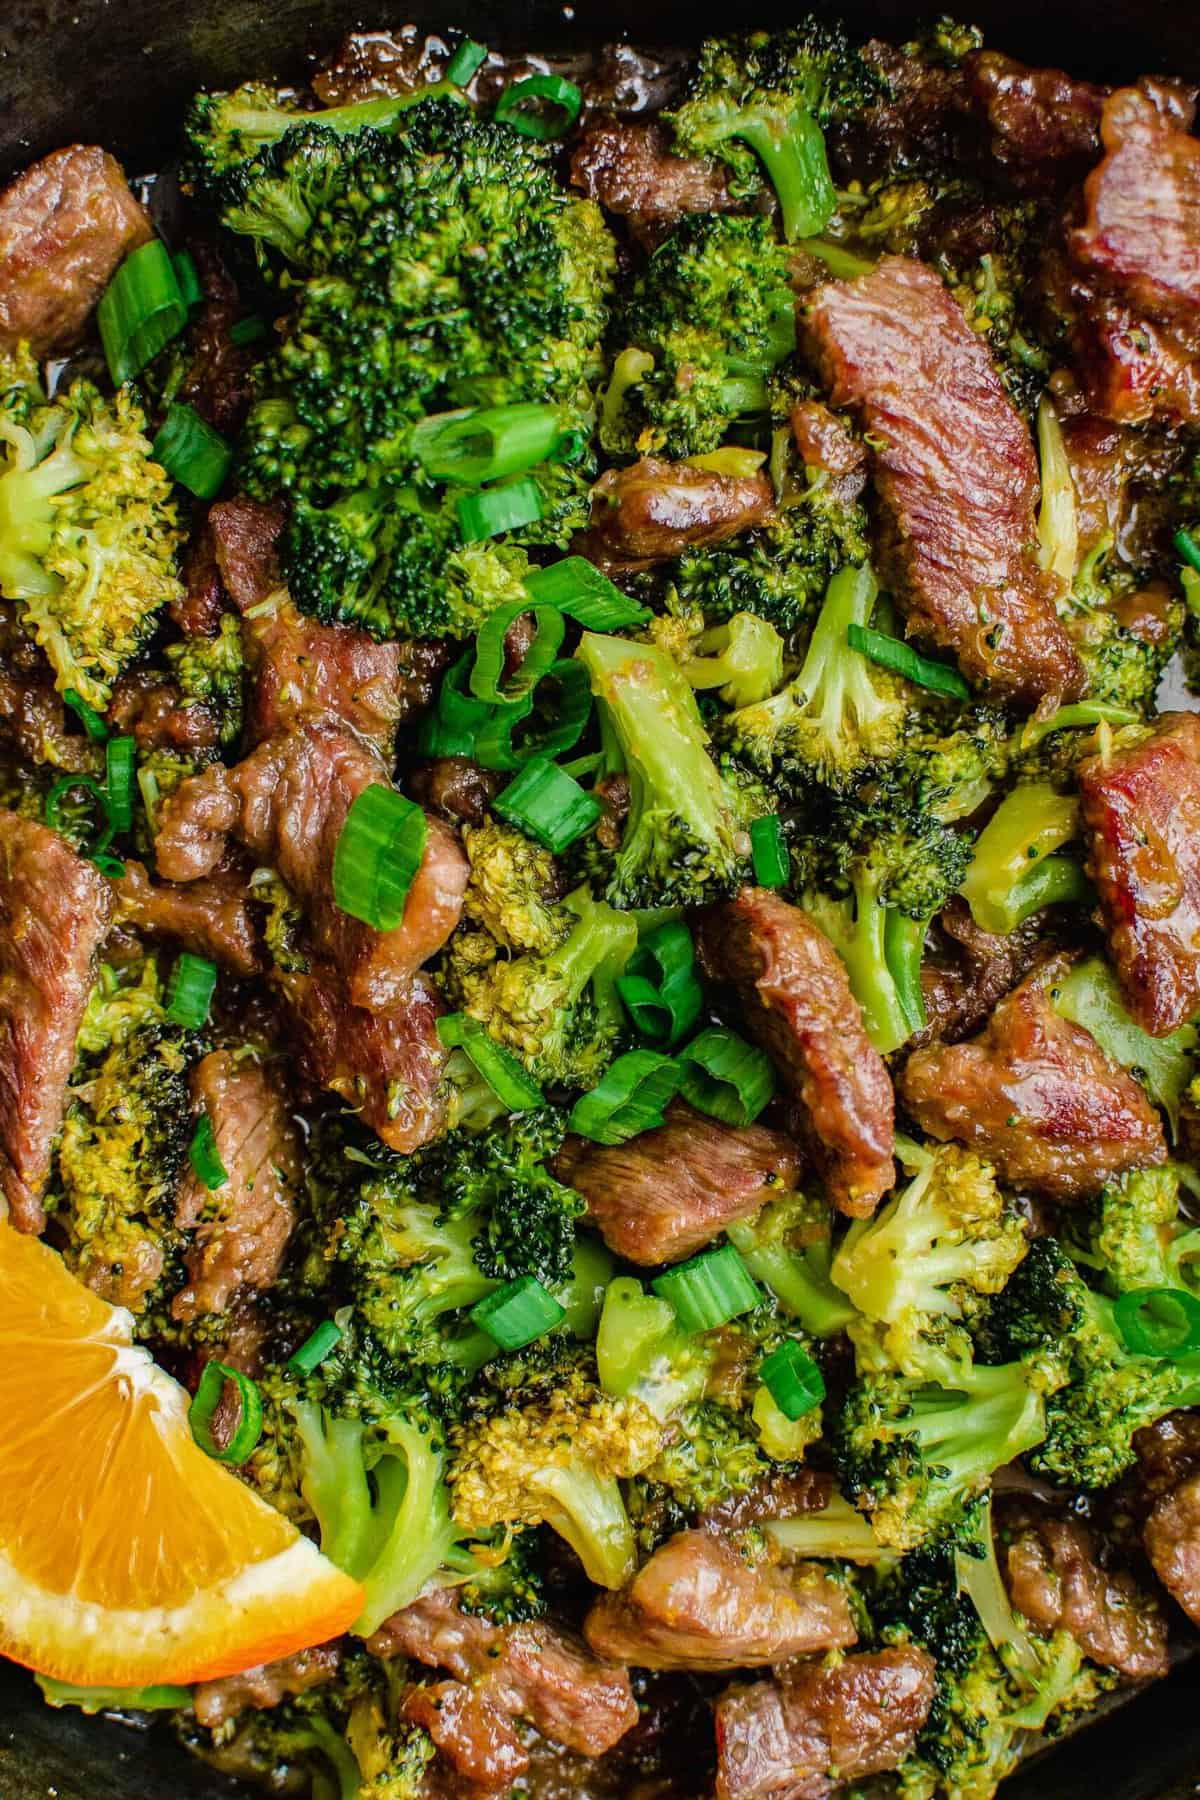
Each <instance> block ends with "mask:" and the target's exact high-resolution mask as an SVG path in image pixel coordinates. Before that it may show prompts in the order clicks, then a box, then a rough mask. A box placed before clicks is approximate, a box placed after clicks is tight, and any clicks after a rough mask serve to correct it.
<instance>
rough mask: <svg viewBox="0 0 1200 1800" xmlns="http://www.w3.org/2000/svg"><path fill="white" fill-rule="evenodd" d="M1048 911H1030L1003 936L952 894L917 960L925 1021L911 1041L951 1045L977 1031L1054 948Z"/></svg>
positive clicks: (914, 1043)
mask: <svg viewBox="0 0 1200 1800" xmlns="http://www.w3.org/2000/svg"><path fill="white" fill-rule="evenodd" d="M1048 924H1049V920H1048V916H1047V915H1046V914H1045V913H1034V914H1033V915H1032V916H1031V917H1030V918H1028V919H1026V920H1024V921H1023V923H1022V924H1020V925H1018V926H1017V928H1016V930H1015V931H1010V932H1009V933H1008V935H1007V937H1002V936H999V935H997V934H996V933H994V932H990V931H984V930H983V929H982V928H981V927H980V926H978V925H976V923H975V921H974V919H973V918H972V917H971V911H970V908H969V907H968V906H967V903H966V901H965V900H961V899H959V898H958V896H957V895H956V896H955V897H954V899H952V900H951V901H950V903H949V905H947V906H946V907H944V908H943V910H942V911H941V912H940V913H939V914H938V917H937V921H936V925H935V928H934V932H933V944H932V947H931V950H930V954H929V955H927V956H926V958H925V959H924V961H923V962H922V964H921V991H922V994H923V997H924V1001H925V1017H926V1025H925V1029H924V1031H922V1032H920V1033H918V1034H917V1036H916V1037H915V1038H914V1039H913V1041H912V1047H913V1048H914V1049H918V1048H920V1046H921V1045H922V1044H928V1043H932V1042H933V1041H934V1040H935V1039H936V1040H938V1041H939V1042H941V1043H948V1044H952V1043H954V1042H956V1041H957V1040H958V1039H959V1038H964V1037H969V1036H970V1034H971V1033H972V1032H973V1031H978V1030H979V1027H980V1026H981V1025H982V1024H983V1023H984V1021H985V1020H986V1019H987V1017H988V1015H989V1014H990V1012H991V1010H992V1008H993V1007H994V1006H995V1004H996V1002H997V1001H998V1000H1002V999H1003V998H1004V996H1005V994H1007V993H1009V992H1010V991H1011V990H1012V989H1013V988H1014V987H1016V985H1017V983H1018V981H1020V980H1022V979H1023V978H1024V976H1026V975H1028V974H1029V972H1030V970H1031V969H1035V968H1036V967H1037V965H1038V964H1039V963H1042V962H1045V961H1046V959H1047V957H1048V956H1050V955H1051V954H1052V953H1053V952H1054V950H1055V949H1056V948H1057V947H1058V946H1057V943H1056V941H1055V940H1054V939H1053V938H1051V937H1050V936H1049V935H1048Z"/></svg>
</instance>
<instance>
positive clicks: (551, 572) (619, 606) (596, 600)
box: [525, 556, 653, 631]
mask: <svg viewBox="0 0 1200 1800" xmlns="http://www.w3.org/2000/svg"><path fill="white" fill-rule="evenodd" d="M525 589H526V592H527V593H528V594H530V595H531V596H532V598H533V599H534V600H538V601H541V602H542V603H543V604H544V605H546V606H556V607H557V608H558V610H559V612H562V613H566V614H567V616H568V617H569V618H572V619H574V620H576V622H577V623H578V624H580V625H584V626H586V627H587V629H588V630H589V631H621V630H623V629H624V627H625V626H627V625H644V624H645V623H646V620H647V619H649V618H651V617H653V615H652V613H651V611H650V608H649V607H648V606H643V605H641V603H640V602H639V601H637V600H631V599H630V598H629V596H628V594H623V593H622V592H621V590H620V588H619V587H618V586H617V585H616V583H615V582H613V581H610V580H609V578H608V576H607V575H603V574H601V572H600V570H599V569H598V568H596V566H595V564H594V563H590V562H589V561H588V560H587V557H586V556H564V557H562V558H561V559H560V561H558V562H556V563H550V564H549V566H548V567H547V568H544V569H534V570H532V571H531V572H530V574H528V575H527V576H526V577H525Z"/></svg>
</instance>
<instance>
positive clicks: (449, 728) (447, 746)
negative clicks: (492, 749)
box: [417, 650, 492, 756]
mask: <svg viewBox="0 0 1200 1800" xmlns="http://www.w3.org/2000/svg"><path fill="white" fill-rule="evenodd" d="M471 663H472V657H471V652H470V651H469V650H467V651H464V653H463V655H462V656H460V657H459V659H458V661H457V662H456V663H454V664H452V666H451V667H450V668H449V669H447V671H446V673H445V675H444V676H443V678H442V685H441V688H440V690H439V692H438V699H437V705H436V706H434V707H432V708H431V709H430V711H429V712H427V713H426V714H425V716H424V718H423V719H422V721H421V726H420V730H419V731H418V733H417V744H418V748H419V749H420V751H421V754H422V755H423V756H473V755H474V753H475V738H476V735H477V733H478V732H479V730H480V728H481V727H482V726H483V725H484V724H485V723H486V722H487V720H488V719H490V718H491V716H492V708H491V706H490V705H489V704H488V702H487V701H485V700H476V698H475V696H474V695H473V694H470V693H468V692H467V681H468V677H469V672H470V669H471Z"/></svg>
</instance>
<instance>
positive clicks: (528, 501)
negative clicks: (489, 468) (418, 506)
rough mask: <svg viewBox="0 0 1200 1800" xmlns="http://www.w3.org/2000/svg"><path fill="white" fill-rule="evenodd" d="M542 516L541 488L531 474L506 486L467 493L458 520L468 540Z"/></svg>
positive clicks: (497, 533) (512, 528)
mask: <svg viewBox="0 0 1200 1800" xmlns="http://www.w3.org/2000/svg"><path fill="white" fill-rule="evenodd" d="M541 516H542V495H541V490H540V488H539V487H538V484H537V482H536V481H534V479H533V478H532V476H530V475H522V476H521V478H520V480H519V481H510V482H507V483H506V484H505V485H504V486H503V487H494V488H481V489H480V490H479V492H478V493H477V494H464V495H463V496H462V498H461V499H460V500H459V502H458V522H459V525H460V526H461V528H462V534H463V541H464V543H467V544H477V543H479V542H481V541H482V539H484V538H494V537H499V536H500V535H501V533H502V532H505V531H516V530H518V529H519V528H520V526H522V525H532V524H534V522H535V521H536V520H538V519H540V518H541Z"/></svg>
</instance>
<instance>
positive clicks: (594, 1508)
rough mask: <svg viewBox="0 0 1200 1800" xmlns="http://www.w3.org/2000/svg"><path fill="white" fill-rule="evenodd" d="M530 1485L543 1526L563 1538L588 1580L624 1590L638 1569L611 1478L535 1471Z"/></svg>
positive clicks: (587, 1472) (590, 1473) (624, 1514)
mask: <svg viewBox="0 0 1200 1800" xmlns="http://www.w3.org/2000/svg"><path fill="white" fill-rule="evenodd" d="M532 1485H533V1486H534V1487H535V1488H536V1490H537V1491H538V1492H539V1493H540V1494H541V1495H543V1496H544V1500H545V1502H546V1504H545V1505H544V1512H545V1519H546V1523H547V1525H549V1526H551V1527H552V1529H553V1530H555V1531H557V1532H558V1534H559V1536H560V1537H563V1538H565V1539H566V1541H567V1543H568V1544H570V1546H571V1548H572V1550H574V1552H575V1554H576V1556H577V1557H578V1558H579V1560H580V1562H581V1563H582V1564H583V1568H584V1573H585V1574H586V1575H587V1578H588V1580H589V1581H594V1582H596V1583H597V1584H598V1585H599V1586H600V1587H606V1588H620V1587H624V1586H625V1583H626V1582H627V1581H628V1580H629V1578H630V1577H631V1575H632V1574H633V1571H634V1569H635V1567H636V1565H637V1552H636V1548H635V1544H634V1536H633V1527H632V1525H631V1524H630V1522H629V1514H628V1513H627V1512H626V1510H625V1502H624V1500H623V1499H622V1497H621V1488H620V1484H619V1483H618V1481H617V1478H616V1476H615V1475H609V1476H601V1475H596V1474H595V1473H594V1472H593V1471H592V1470H590V1469H585V1468H579V1467H576V1468H570V1469H555V1468H547V1469H541V1470H539V1471H538V1473H537V1474H536V1476H535V1477H534V1478H533V1483H532Z"/></svg>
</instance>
